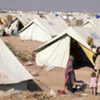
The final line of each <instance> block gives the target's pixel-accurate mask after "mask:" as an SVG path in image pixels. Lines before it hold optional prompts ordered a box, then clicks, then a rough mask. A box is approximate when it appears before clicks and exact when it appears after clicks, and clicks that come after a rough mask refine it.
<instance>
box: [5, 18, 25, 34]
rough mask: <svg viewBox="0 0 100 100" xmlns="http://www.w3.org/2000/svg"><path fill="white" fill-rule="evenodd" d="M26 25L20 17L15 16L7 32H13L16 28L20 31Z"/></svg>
mask: <svg viewBox="0 0 100 100" xmlns="http://www.w3.org/2000/svg"><path fill="white" fill-rule="evenodd" d="M23 27H24V25H23V23H22V22H21V21H20V20H19V19H18V18H15V19H14V20H13V21H12V22H11V23H10V25H9V26H8V27H7V28H6V30H5V31H6V32H7V33H11V31H12V30H15V29H16V31H17V32H18V31H19V30H21V29H22V28H23Z"/></svg>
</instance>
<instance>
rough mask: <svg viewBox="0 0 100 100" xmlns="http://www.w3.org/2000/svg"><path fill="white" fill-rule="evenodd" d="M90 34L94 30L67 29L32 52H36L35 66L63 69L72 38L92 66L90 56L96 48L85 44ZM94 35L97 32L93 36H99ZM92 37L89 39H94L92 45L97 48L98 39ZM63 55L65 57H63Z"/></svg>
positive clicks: (99, 42)
mask: <svg viewBox="0 0 100 100" xmlns="http://www.w3.org/2000/svg"><path fill="white" fill-rule="evenodd" d="M91 32H94V30H92V29H87V28H79V27H74V28H72V27H69V28H68V29H66V30H65V31H64V32H63V33H61V34H59V35H58V36H57V37H55V38H53V39H52V40H50V41H48V42H46V43H45V44H44V45H42V46H41V47H39V48H38V49H36V50H35V51H34V52H38V53H37V55H36V63H37V65H39V66H44V65H46V66H53V67H58V66H59V67H63V68H65V67H66V64H67V61H68V57H69V53H70V38H73V39H74V40H75V41H77V42H78V44H79V45H80V46H81V47H82V49H83V51H84V52H85V54H86V55H87V57H88V59H89V60H90V61H91V63H92V64H94V63H93V60H92V55H93V53H94V52H95V50H96V48H93V49H91V48H90V46H89V45H88V44H87V38H88V36H91V34H90V33H91ZM96 33H97V32H95V33H93V34H95V35H97V36H98V37H99V36H100V35H99V34H96ZM95 35H94V36H95ZM94 36H93V35H92V36H91V37H92V38H93V39H94V45H95V46H96V47H98V46H99V44H100V38H97V39H95V37H94ZM58 48H60V49H58ZM63 53H64V55H65V56H63ZM45 55H47V56H45ZM56 60H57V61H56ZM61 61H62V62H61ZM60 62H61V63H60ZM63 62H64V63H63ZM59 63H60V64H59Z"/></svg>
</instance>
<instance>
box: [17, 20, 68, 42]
mask: <svg viewBox="0 0 100 100" xmlns="http://www.w3.org/2000/svg"><path fill="white" fill-rule="evenodd" d="M66 28H67V24H66V22H65V21H64V20H62V19H61V18H56V19H42V18H37V19H34V20H33V21H32V22H31V23H30V24H28V25H27V26H26V27H25V28H23V29H22V30H21V31H19V33H20V38H21V40H37V41H41V42H45V41H48V40H49V39H51V38H52V37H54V36H56V35H57V34H59V33H61V32H62V31H64V30H65V29H66Z"/></svg>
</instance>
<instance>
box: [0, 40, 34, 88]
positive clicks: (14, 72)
mask: <svg viewBox="0 0 100 100" xmlns="http://www.w3.org/2000/svg"><path fill="white" fill-rule="evenodd" d="M0 66H1V67H0V73H3V74H5V75H6V76H7V77H6V78H2V77H0V84H1V85H6V86H7V85H8V84H9V85H10V84H17V83H21V82H23V81H27V80H30V79H34V78H33V77H32V76H31V74H30V73H29V72H28V71H27V70H26V69H25V68H24V67H23V65H22V64H21V63H20V62H19V61H18V60H17V58H16V57H15V56H14V55H13V53H12V52H11V51H10V50H9V49H8V47H7V46H6V45H5V44H4V42H3V41H2V40H1V39H0Z"/></svg>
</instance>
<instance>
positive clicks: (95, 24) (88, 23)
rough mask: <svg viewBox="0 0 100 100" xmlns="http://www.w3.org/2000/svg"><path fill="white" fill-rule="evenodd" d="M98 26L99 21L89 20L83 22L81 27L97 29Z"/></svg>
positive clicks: (99, 24)
mask: <svg viewBox="0 0 100 100" xmlns="http://www.w3.org/2000/svg"><path fill="white" fill-rule="evenodd" d="M99 26H100V19H96V18H91V19H89V20H87V21H86V22H84V24H83V27H89V28H97V27H99Z"/></svg>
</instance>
